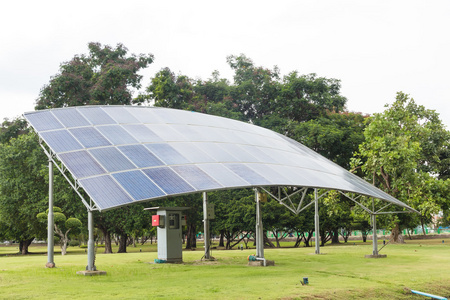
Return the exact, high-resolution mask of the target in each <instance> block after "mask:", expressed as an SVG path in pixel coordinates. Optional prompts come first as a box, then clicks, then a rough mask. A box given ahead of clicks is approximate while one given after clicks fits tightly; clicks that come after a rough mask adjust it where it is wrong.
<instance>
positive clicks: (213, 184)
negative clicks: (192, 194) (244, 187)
mask: <svg viewBox="0 0 450 300" xmlns="http://www.w3.org/2000/svg"><path fill="white" fill-rule="evenodd" d="M172 169H173V170H174V171H175V172H177V173H178V174H179V175H180V176H181V177H183V178H184V180H186V181H187V182H189V183H190V184H191V185H192V186H193V187H194V188H195V189H197V190H212V189H218V188H222V186H221V185H220V184H219V183H217V181H215V180H214V179H212V178H211V177H210V176H209V175H207V174H206V173H205V172H203V171H202V170H201V169H199V168H197V167H196V166H174V167H172Z"/></svg>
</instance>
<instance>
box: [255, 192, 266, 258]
mask: <svg viewBox="0 0 450 300" xmlns="http://www.w3.org/2000/svg"><path fill="white" fill-rule="evenodd" d="M255 198H256V234H255V236H256V257H259V258H264V230H263V224H262V215H261V202H260V200H261V199H260V198H259V191H258V189H255Z"/></svg>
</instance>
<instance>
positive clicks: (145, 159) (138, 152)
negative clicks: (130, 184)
mask: <svg viewBox="0 0 450 300" xmlns="http://www.w3.org/2000/svg"><path fill="white" fill-rule="evenodd" d="M118 148H119V150H120V151H122V153H123V154H125V156H126V157H128V158H129V159H130V160H131V161H132V162H133V163H134V164H135V165H136V166H138V168H146V167H155V166H162V165H164V163H163V162H162V161H161V160H159V159H158V158H157V157H156V156H155V155H153V153H151V152H150V151H149V150H148V149H147V148H146V147H144V146H143V145H130V146H120V147H118Z"/></svg>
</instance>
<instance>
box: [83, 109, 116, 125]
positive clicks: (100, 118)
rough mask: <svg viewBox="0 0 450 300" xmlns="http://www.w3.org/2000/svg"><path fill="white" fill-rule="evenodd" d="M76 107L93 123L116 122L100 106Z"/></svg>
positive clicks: (106, 123) (105, 123)
mask: <svg viewBox="0 0 450 300" xmlns="http://www.w3.org/2000/svg"><path fill="white" fill-rule="evenodd" d="M77 109H78V111H79V112H80V113H81V114H82V115H83V116H84V117H85V118H86V119H88V121H89V122H91V124H93V125H108V124H117V122H116V121H114V120H113V119H112V118H111V117H110V116H109V115H108V114H107V113H105V112H104V111H103V110H102V109H101V107H79V108H77Z"/></svg>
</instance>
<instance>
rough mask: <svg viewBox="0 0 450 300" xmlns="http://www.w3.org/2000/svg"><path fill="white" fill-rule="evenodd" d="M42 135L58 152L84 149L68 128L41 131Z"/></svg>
mask: <svg viewBox="0 0 450 300" xmlns="http://www.w3.org/2000/svg"><path fill="white" fill-rule="evenodd" d="M41 136H42V138H43V139H44V141H45V142H46V143H47V145H49V146H50V148H52V150H53V151H54V152H56V153H59V152H66V151H73V150H80V149H83V146H81V144H80V143H78V141H77V140H76V139H75V138H74V137H73V136H72V135H71V134H70V133H69V132H68V131H67V130H57V131H47V132H43V133H41Z"/></svg>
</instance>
